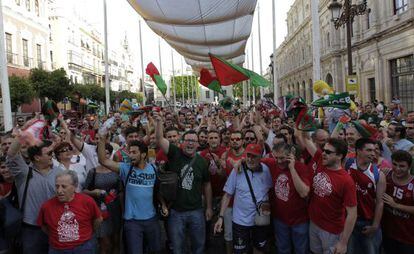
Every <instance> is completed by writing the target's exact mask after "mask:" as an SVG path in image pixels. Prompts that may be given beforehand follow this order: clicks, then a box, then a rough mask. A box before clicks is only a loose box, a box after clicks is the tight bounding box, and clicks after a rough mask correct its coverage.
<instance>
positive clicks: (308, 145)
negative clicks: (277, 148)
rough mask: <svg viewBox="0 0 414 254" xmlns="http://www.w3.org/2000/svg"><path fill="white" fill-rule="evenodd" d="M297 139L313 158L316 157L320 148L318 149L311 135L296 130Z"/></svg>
mask: <svg viewBox="0 0 414 254" xmlns="http://www.w3.org/2000/svg"><path fill="white" fill-rule="evenodd" d="M295 137H296V139H297V140H298V141H299V143H300V144H302V145H303V148H305V149H306V150H307V151H308V153H309V154H310V155H311V156H314V155H315V154H316V152H317V151H318V148H317V147H316V145H315V143H313V141H312V139H311V138H310V137H309V133H307V132H304V131H300V130H297V129H296V130H295Z"/></svg>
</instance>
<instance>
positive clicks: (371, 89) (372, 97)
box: [368, 78, 376, 101]
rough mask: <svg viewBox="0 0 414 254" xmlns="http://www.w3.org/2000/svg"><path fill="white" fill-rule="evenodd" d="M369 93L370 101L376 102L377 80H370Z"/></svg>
mask: <svg viewBox="0 0 414 254" xmlns="http://www.w3.org/2000/svg"><path fill="white" fill-rule="evenodd" d="M368 89H369V91H368V93H369V99H370V100H371V101H374V100H375V99H376V95H375V92H376V91H375V78H369V79H368Z"/></svg>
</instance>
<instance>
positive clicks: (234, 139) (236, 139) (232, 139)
mask: <svg viewBox="0 0 414 254" xmlns="http://www.w3.org/2000/svg"><path fill="white" fill-rule="evenodd" d="M230 140H231V141H240V140H241V138H231V139H230Z"/></svg>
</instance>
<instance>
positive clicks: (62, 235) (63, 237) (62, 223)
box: [57, 204, 79, 243]
mask: <svg viewBox="0 0 414 254" xmlns="http://www.w3.org/2000/svg"><path fill="white" fill-rule="evenodd" d="M57 233H58V237H59V242H61V243H64V242H73V241H76V240H79V223H78V221H77V220H76V218H75V214H74V213H73V212H72V211H71V210H70V209H69V205H67V204H65V210H64V212H63V214H62V216H60V219H59V222H58V228H57Z"/></svg>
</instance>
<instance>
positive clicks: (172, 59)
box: [171, 49, 177, 112]
mask: <svg viewBox="0 0 414 254" xmlns="http://www.w3.org/2000/svg"><path fill="white" fill-rule="evenodd" d="M171 65H172V72H173V76H172V79H171V87H174V90H173V95H174V112H176V111H177V101H176V100H177V97H176V84H175V82H174V81H175V80H174V76H175V70H174V52H173V50H172V49H171Z"/></svg>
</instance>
